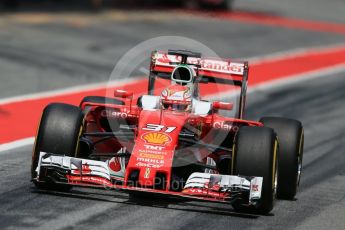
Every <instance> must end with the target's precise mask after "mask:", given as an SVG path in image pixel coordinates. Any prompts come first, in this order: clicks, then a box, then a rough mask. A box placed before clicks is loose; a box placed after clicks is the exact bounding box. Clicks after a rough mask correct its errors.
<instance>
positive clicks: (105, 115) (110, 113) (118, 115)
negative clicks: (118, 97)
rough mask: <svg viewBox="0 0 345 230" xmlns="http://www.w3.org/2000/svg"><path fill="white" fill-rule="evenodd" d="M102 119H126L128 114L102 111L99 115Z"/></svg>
mask: <svg viewBox="0 0 345 230" xmlns="http://www.w3.org/2000/svg"><path fill="white" fill-rule="evenodd" d="M101 116H102V117H115V118H123V119H125V118H127V117H128V114H127V113H123V112H119V111H109V110H103V111H102V113H101Z"/></svg>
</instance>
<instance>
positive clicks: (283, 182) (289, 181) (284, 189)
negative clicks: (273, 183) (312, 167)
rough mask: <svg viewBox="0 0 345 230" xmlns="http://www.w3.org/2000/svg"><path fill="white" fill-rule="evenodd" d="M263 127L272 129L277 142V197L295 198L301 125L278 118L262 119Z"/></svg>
mask: <svg viewBox="0 0 345 230" xmlns="http://www.w3.org/2000/svg"><path fill="white" fill-rule="evenodd" d="M260 122H262V123H263V124H264V126H266V127H269V128H272V129H274V131H275V132H276V134H277V136H278V140H279V155H278V162H279V165H278V168H279V175H278V186H277V197H278V198H280V199H288V200H291V199H293V198H294V197H295V195H296V192H297V188H298V186H299V182H300V178H301V170H302V159H303V145H304V132H303V126H302V123H301V122H299V121H296V120H292V119H287V118H280V117H264V118H262V119H261V120H260Z"/></svg>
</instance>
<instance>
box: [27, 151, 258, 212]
mask: <svg viewBox="0 0 345 230" xmlns="http://www.w3.org/2000/svg"><path fill="white" fill-rule="evenodd" d="M36 172H37V177H36V178H33V180H34V181H36V182H38V183H40V182H47V181H53V182H54V183H60V184H70V185H76V186H78V185H79V186H88V187H103V188H107V189H116V190H120V191H132V192H146V193H156V194H161V195H167V196H174V197H180V198H187V199H195V200H204V201H213V202H221V203H230V204H231V203H232V202H234V201H235V200H238V199H242V200H243V203H244V204H248V205H256V204H257V202H258V201H259V200H260V198H261V191H262V181H263V178H262V177H244V176H231V175H220V174H209V173H192V174H191V175H190V176H189V178H188V180H187V181H186V183H185V186H184V188H183V190H182V191H181V192H175V191H169V190H157V189H153V188H143V187H134V186H129V185H125V184H124V183H123V182H124V178H123V177H121V176H119V175H118V174H114V173H113V172H112V170H110V168H109V162H108V161H105V162H104V161H96V160H88V159H81V158H74V157H67V156H61V155H54V154H50V153H45V152H41V153H40V157H39V162H38V166H37V168H36Z"/></svg>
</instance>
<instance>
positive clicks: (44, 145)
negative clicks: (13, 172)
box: [31, 103, 83, 190]
mask: <svg viewBox="0 0 345 230" xmlns="http://www.w3.org/2000/svg"><path fill="white" fill-rule="evenodd" d="M82 126H83V115H82V111H81V109H80V108H78V107H76V106H73V105H67V104H58V103H53V104H50V105H48V106H47V107H46V108H45V109H44V110H43V114H42V117H41V121H40V124H39V127H38V131H37V136H36V140H35V145H34V149H33V153H32V164H31V177H32V179H34V178H36V177H37V173H36V168H37V165H38V160H39V155H40V152H47V153H54V154H57V155H65V156H74V155H75V153H76V152H77V148H78V142H79V136H80V134H81V131H82ZM34 184H35V185H36V187H37V188H40V189H52V190H68V189H70V188H71V186H69V185H62V184H55V183H54V182H53V181H49V180H47V181H46V182H45V183H38V182H36V181H34Z"/></svg>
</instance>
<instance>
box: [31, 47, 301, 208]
mask: <svg viewBox="0 0 345 230" xmlns="http://www.w3.org/2000/svg"><path fill="white" fill-rule="evenodd" d="M247 79H248V63H247V62H233V61H230V60H227V59H209V58H202V57H201V54H200V53H194V52H190V51H185V50H169V51H168V52H160V51H154V52H153V53H152V57H151V66H150V75H149V84H148V94H147V95H141V96H140V97H139V98H138V99H135V100H134V99H133V93H131V92H128V91H122V90H115V91H114V92H115V93H114V94H115V95H114V98H105V97H95V96H89V97H86V98H84V99H83V100H82V102H81V104H80V106H79V107H77V106H73V105H68V104H57V103H54V104H50V105H48V106H47V107H46V108H45V109H44V111H43V114H42V118H41V122H40V125H39V129H38V133H37V137H36V142H35V146H34V150H33V155H32V168H31V175H32V181H33V182H34V184H35V185H36V187H37V188H39V189H56V190H68V189H70V188H71V186H74V185H75V186H77V185H78V186H91V187H106V188H114V189H118V190H121V191H125V192H129V193H130V194H131V195H133V196H135V195H140V194H143V193H155V194H160V195H166V196H174V197H180V198H187V199H196V200H206V201H210V202H222V203H228V204H231V205H232V206H233V207H234V208H235V210H240V211H255V212H258V213H268V212H270V211H271V210H272V208H273V204H274V200H275V198H276V197H278V198H283V199H293V198H294V196H295V195H296V189H297V187H298V184H299V180H300V175H301V165H302V155H303V140H304V136H303V127H302V124H301V123H300V122H299V121H296V120H291V119H286V118H275V117H266V118H262V119H261V121H260V122H257V121H248V120H244V119H243V112H244V107H245V98H246V87H247ZM160 86H161V87H163V88H162V89H159V87H160ZM225 87H228V88H225ZM217 90H221V92H219V94H220V96H222V97H223V98H226V100H228V102H220V101H205V100H203V98H202V95H203V93H205V92H206V93H207V94H210V93H214V92H216V91H217ZM225 90H232V92H233V93H232V94H229V93H226V92H228V91H225ZM236 95H237V96H236ZM229 101H231V102H229ZM226 114H227V115H226ZM229 114H231V115H229Z"/></svg>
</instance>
